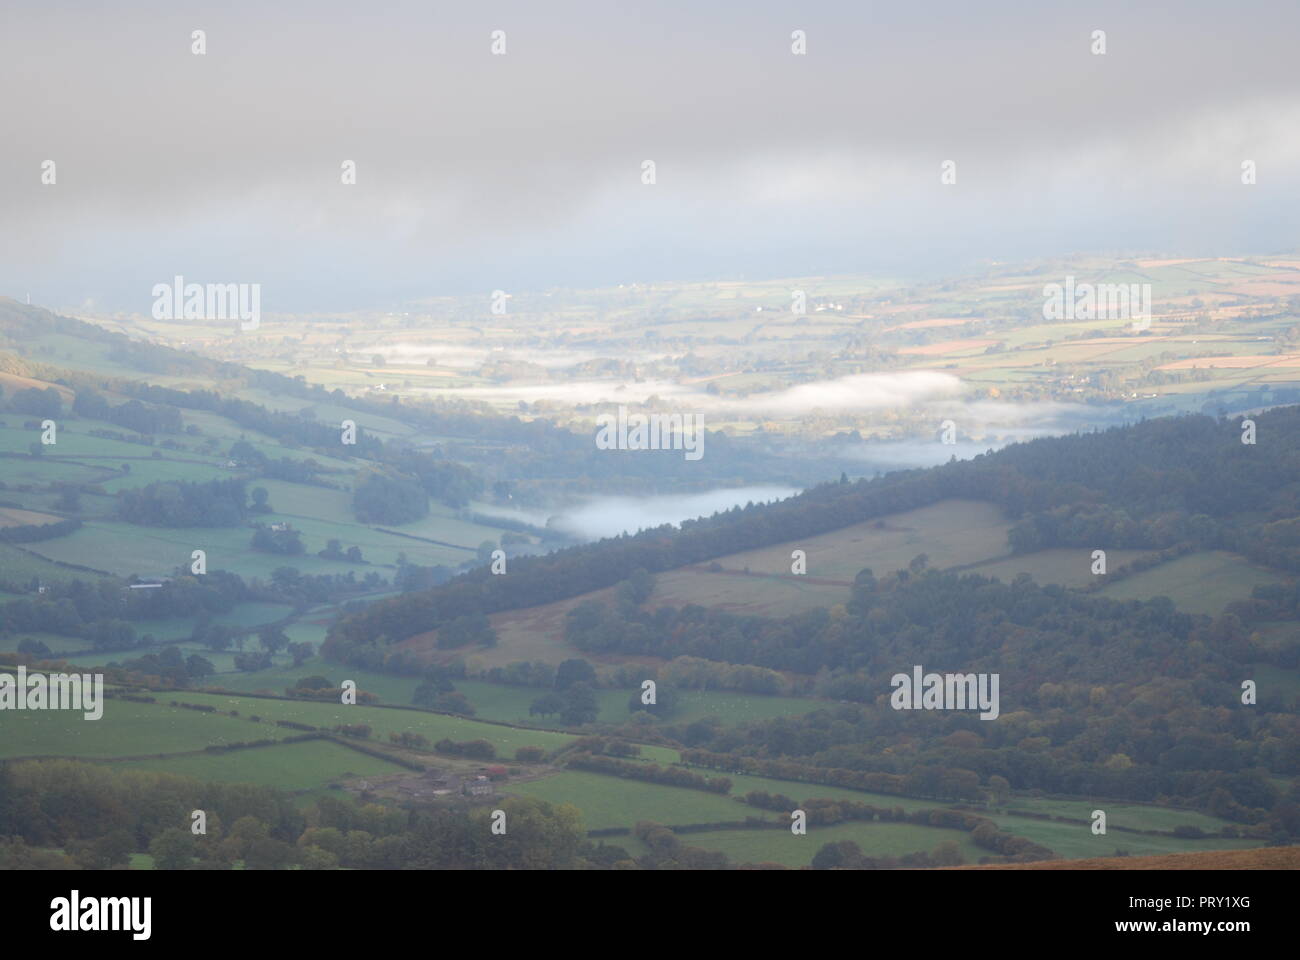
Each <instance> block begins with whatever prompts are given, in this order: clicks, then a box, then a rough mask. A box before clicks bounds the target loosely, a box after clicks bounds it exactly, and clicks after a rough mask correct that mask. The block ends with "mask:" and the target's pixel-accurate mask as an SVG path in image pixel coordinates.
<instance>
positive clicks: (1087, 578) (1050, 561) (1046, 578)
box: [962, 544, 1145, 587]
mask: <svg viewBox="0 0 1300 960" xmlns="http://www.w3.org/2000/svg"><path fill="white" fill-rule="evenodd" d="M1104 546H1105V545H1104V544H1103V545H1102V547H1104ZM1144 552H1145V551H1142V550H1109V549H1108V550H1106V568H1107V569H1108V570H1117V569H1118V568H1119V567H1120V566H1121V565H1123V564H1126V563H1129V562H1131V561H1133V560H1135V559H1137V558H1138V557H1140V556H1143V554H1144ZM962 572H963V573H977V574H979V575H980V576H981V577H996V578H997V579H999V580H1001V581H1002V582H1003V583H1011V582H1012V581H1014V580H1015V579H1016V577H1017V576H1019V575H1020V574H1021V573H1027V574H1029V576H1030V577H1032V578H1033V580H1034V581H1035V582H1036V583H1038V584H1040V585H1043V586H1045V585H1047V584H1049V583H1056V584H1060V585H1061V586H1063V587H1082V586H1085V585H1087V584H1089V583H1091V582H1092V581H1093V579H1094V574H1093V572H1092V551H1091V550H1082V549H1079V550H1067V549H1063V548H1062V549H1052V550H1038V551H1036V552H1034V553H1026V554H1022V555H1020V556H1016V557H1012V558H1010V559H1008V560H993V561H990V562H989V563H980V564H976V565H975V566H973V567H969V568H967V569H965V570H963V571H962Z"/></svg>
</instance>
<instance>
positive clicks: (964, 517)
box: [656, 500, 1011, 599]
mask: <svg viewBox="0 0 1300 960" xmlns="http://www.w3.org/2000/svg"><path fill="white" fill-rule="evenodd" d="M1010 528H1011V524H1010V523H1009V522H1008V520H1007V518H1006V517H1005V516H1004V515H1003V513H1002V510H1001V509H1000V508H999V507H997V506H995V505H994V504H991V503H984V502H982V501H978V500H943V501H940V502H939V503H935V504H932V505H931V506H928V507H921V508H920V509H917V510H908V511H906V512H905V513H894V514H889V515H888V516H884V517H881V518H879V519H878V520H871V521H867V522H865V523H857V524H854V525H852V526H849V527H843V528H841V529H839V530H835V531H832V532H831V533H824V534H821V535H819V536H815V537H808V538H806V539H804V540H800V541H798V542H795V541H791V542H789V543H783V544H778V545H777V546H773V547H763V548H761V549H758V550H748V551H745V552H743V553H733V554H728V555H727V556H725V557H719V558H718V560H717V563H718V564H719V565H721V566H722V567H723V569H725V570H744V569H745V568H749V570H750V571H751V572H754V573H768V574H780V575H783V576H789V575H790V564H791V559H790V554H791V552H792V551H793V550H803V551H804V552H805V553H806V554H807V557H808V572H807V576H808V577H810V578H814V579H829V580H840V581H845V582H847V583H850V584H851V583H852V582H853V578H854V577H856V576H857V575H858V572H859V571H860V570H862V569H864V568H866V567H870V568H871V570H872V571H873V572H874V573H875V574H876V575H877V576H881V575H882V574H886V573H889V572H891V571H894V570H902V569H905V568H906V567H907V565H908V564H909V563H910V562H911V561H912V559H913V558H914V557H916V556H917V555H918V554H922V553H924V554H926V555H927V556H928V557H929V563H930V566H932V567H937V568H946V567H956V566H962V565H964V564H969V563H977V562H979V561H981V560H988V559H991V558H994V557H1000V556H1003V555H1004V554H1006V553H1007V552H1008V551H1009V547H1008V545H1007V531H1008V530H1009V529H1010ZM796 579H797V578H796ZM656 599H659V595H658V593H657V592H656Z"/></svg>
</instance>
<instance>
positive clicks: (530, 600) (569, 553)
mask: <svg viewBox="0 0 1300 960" xmlns="http://www.w3.org/2000/svg"><path fill="white" fill-rule="evenodd" d="M1256 421H1257V429H1258V442H1257V443H1256V444H1254V445H1249V444H1243V443H1242V442H1241V435H1242V432H1241V427H1240V425H1239V422H1238V421H1235V420H1217V419H1214V418H1212V417H1206V416H1187V417H1177V418H1168V419H1161V420H1152V421H1146V422H1143V423H1140V424H1137V425H1134V426H1131V427H1115V428H1111V429H1108V430H1105V431H1099V432H1096V433H1089V434H1080V435H1075V436H1069V437H1058V438H1046V439H1039V440H1034V441H1032V442H1029V443H1025V444H1017V445H1015V446H1012V447H1009V448H1006V449H1004V450H1001V451H998V452H996V453H991V454H985V455H982V456H979V457H976V458H974V459H973V460H969V461H962V462H951V463H948V464H945V465H943V466H940V467H935V468H931V469H928V470H911V471H902V472H898V473H892V474H889V475H887V476H885V477H882V478H877V479H872V480H865V479H864V480H859V481H857V482H856V483H846V482H841V483H829V484H824V485H822V486H818V487H815V488H812V489H810V490H807V491H805V492H804V493H803V494H801V495H799V496H797V497H792V498H790V499H788V500H784V501H781V502H778V503H772V504H758V505H755V504H750V505H747V506H745V507H735V508H733V509H731V510H728V511H726V512H724V513H720V514H718V515H715V516H713V517H710V518H704V519H700V520H693V521H686V522H684V523H682V524H681V527H680V529H675V528H673V527H671V526H667V525H665V526H662V527H658V528H655V529H653V530H646V531H642V532H641V533H638V534H636V535H624V536H621V537H617V538H613V539H608V540H602V541H600V542H598V543H595V544H588V545H583V546H577V547H571V548H569V549H566V550H561V551H557V552H555V553H552V554H549V555H546V556H535V557H523V558H519V559H516V560H514V561H512V563H511V566H510V570H509V573H508V575H506V576H494V575H492V574H491V572H490V571H489V569H488V568H487V567H481V568H478V569H476V570H473V571H471V572H469V573H466V574H463V575H462V576H459V577H457V578H455V579H453V580H452V581H450V582H449V583H447V584H444V585H441V586H439V587H436V588H434V589H432V590H428V591H424V592H422V593H416V594H410V595H406V596H402V597H396V598H393V599H390V600H387V601H384V602H381V603H377V604H374V605H372V606H371V607H370V608H369V609H368V610H366V611H364V612H363V613H360V614H357V615H355V616H353V617H350V618H347V619H346V620H344V621H342V622H340V623H339V624H338V625H337V626H336V627H335V628H334V629H333V630H332V631H331V637H330V642H331V645H332V647H333V649H334V650H335V651H336V653H342V652H345V651H347V650H350V649H352V648H354V647H357V646H365V645H371V644H379V645H381V646H382V645H384V644H387V643H394V642H397V641H400V640H404V639H406V638H408V637H411V636H414V635H415V634H417V633H423V632H425V631H428V630H431V629H435V628H436V627H437V626H439V624H441V623H443V622H445V621H447V620H450V619H454V618H455V617H458V616H464V615H466V614H470V613H496V612H499V611H502V610H511V609H518V608H522V607H530V606H536V605H538V604H543V603H548V602H551V601H554V600H559V599H564V598H568V597H573V596H578V595H580V594H583V593H586V592H589V591H592V590H597V589H600V588H602V587H608V586H612V585H613V584H615V583H618V582H620V581H622V580H625V579H627V578H628V577H630V576H631V575H632V573H633V572H634V571H636V570H638V569H641V570H646V571H649V572H651V573H658V572H662V571H665V570H671V569H675V568H677V567H682V566H686V565H689V564H696V563H701V562H705V561H708V560H711V559H713V558H715V557H719V556H723V555H726V554H730V553H736V552H740V551H744V550H751V549H755V548H758V547H765V546H771V545H773V544H777V543H784V542H789V541H795V540H798V539H800V538H807V537H812V536H816V535H818V534H822V533H827V532H829V531H832V530H836V529H839V528H842V527H845V526H849V525H851V524H854V523H858V522H861V521H864V520H870V519H873V518H876V517H880V516H883V515H885V514H889V513H895V512H899V511H903V510H910V509H915V508H917V507H922V506H926V505H928V504H932V503H936V502H938V501H939V500H943V499H946V498H951V497H960V498H967V499H975V500H988V501H991V502H993V503H996V504H998V505H1000V506H1001V507H1002V508H1003V509H1004V510H1006V511H1007V513H1008V514H1009V515H1010V516H1011V517H1012V518H1013V519H1015V520H1016V521H1017V523H1016V525H1015V527H1014V528H1013V529H1012V531H1011V533H1010V535H1009V539H1010V542H1011V545H1012V547H1013V548H1014V549H1016V550H1018V551H1022V552H1024V551H1030V550H1037V549H1042V548H1044V547H1050V546H1070V547H1084V548H1088V549H1095V548H1102V547H1105V548H1121V547H1150V548H1163V547H1168V546H1171V545H1173V544H1178V543H1190V544H1192V545H1195V546H1197V547H1200V548H1218V549H1229V550H1236V551H1239V552H1241V553H1244V554H1245V555H1246V556H1248V557H1250V558H1251V559H1254V560H1257V561H1260V562H1267V563H1270V564H1271V565H1273V566H1276V567H1278V568H1280V569H1282V570H1286V571H1300V521H1298V520H1297V518H1298V517H1300V480H1298V479H1297V478H1300V407H1284V408H1279V409H1276V410H1271V411H1268V412H1266V413H1262V414H1260V415H1259V416H1258V417H1257V418H1256ZM931 559H932V560H935V561H940V562H941V561H942V558H931Z"/></svg>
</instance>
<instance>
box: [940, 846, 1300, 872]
mask: <svg viewBox="0 0 1300 960" xmlns="http://www.w3.org/2000/svg"><path fill="white" fill-rule="evenodd" d="M941 869H944V870H1300V847H1260V848H1258V849H1255V850H1206V851H1204V852H1201V853H1165V854H1160V855H1159V856H1154V857H1096V858H1093V859H1090V860H1040V861H1038V862H1036V863H990V864H984V865H970V866H962V867H943V868H941Z"/></svg>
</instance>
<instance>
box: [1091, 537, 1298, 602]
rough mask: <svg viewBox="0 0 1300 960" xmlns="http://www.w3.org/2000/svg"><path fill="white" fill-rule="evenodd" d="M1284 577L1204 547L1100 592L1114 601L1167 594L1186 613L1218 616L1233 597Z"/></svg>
mask: <svg viewBox="0 0 1300 960" xmlns="http://www.w3.org/2000/svg"><path fill="white" fill-rule="evenodd" d="M1284 579H1285V578H1284V577H1283V576H1282V575H1281V574H1278V573H1275V572H1274V571H1272V570H1268V569H1266V568H1264V567H1258V566H1255V565H1254V564H1252V563H1249V562H1247V561H1246V560H1244V559H1243V558H1242V557H1239V556H1237V555H1236V554H1233V553H1226V552H1224V551H1222V550H1206V551H1202V552H1200V553H1193V554H1189V555H1187V556H1185V557H1179V558H1178V559H1176V560H1170V561H1169V562H1168V563H1162V564H1161V565H1160V566H1158V567H1153V568H1151V569H1150V570H1144V571H1142V572H1141V573H1137V574H1134V575H1133V576H1131V577H1126V578H1125V579H1123V580H1120V581H1119V582H1118V583H1113V584H1111V585H1110V586H1108V587H1106V588H1104V589H1103V590H1102V591H1101V595H1102V596H1104V597H1110V598H1111V599H1114V600H1149V599H1151V598H1152V597H1160V596H1164V597H1168V598H1169V599H1170V600H1172V601H1173V602H1174V605H1175V606H1176V607H1178V609H1179V610H1182V611H1184V612H1185V613H1203V614H1207V615H1209V616H1218V614H1220V613H1222V612H1223V608H1224V607H1226V606H1227V605H1228V604H1229V603H1231V602H1232V601H1234V600H1245V599H1248V598H1249V597H1250V592H1251V590H1253V589H1254V588H1255V587H1257V586H1259V585H1260V584H1265V583H1279V582H1282V581H1283V580H1284Z"/></svg>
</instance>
